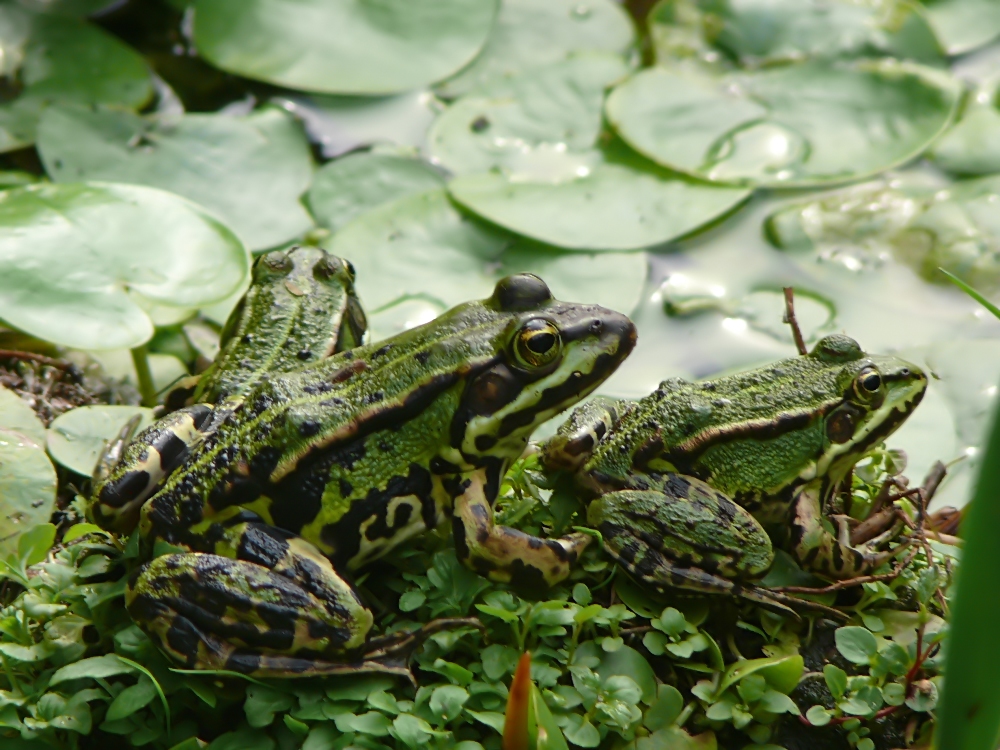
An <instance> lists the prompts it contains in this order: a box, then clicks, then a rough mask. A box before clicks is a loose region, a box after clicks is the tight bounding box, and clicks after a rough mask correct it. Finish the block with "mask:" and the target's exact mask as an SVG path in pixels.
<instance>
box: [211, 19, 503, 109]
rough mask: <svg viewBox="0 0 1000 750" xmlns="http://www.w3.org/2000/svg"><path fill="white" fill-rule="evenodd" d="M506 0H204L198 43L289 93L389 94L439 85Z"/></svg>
mask: <svg viewBox="0 0 1000 750" xmlns="http://www.w3.org/2000/svg"><path fill="white" fill-rule="evenodd" d="M498 6H499V0H433V2H426V1H424V2H416V1H415V0H381V1H380V2H378V3H372V2H362V0H198V2H197V3H195V9H194V12H195V15H194V40H195V44H196V45H197V47H198V51H199V53H201V55H202V56H203V57H204V58H205V59H206V60H208V61H209V62H211V63H213V64H214V65H217V66H218V67H220V68H222V69H223V70H228V71H229V72H231V73H237V74H239V75H242V76H246V77H247V78H255V79H257V80H261V81H267V82H269V83H276V84H279V85H281V86H287V87H289V88H292V89H301V90H304V91H316V92H322V93H330V94H392V93H396V92H399V91H406V90H408V89H414V88H418V87H420V86H426V85H427V84H429V83H433V82H435V81H440V80H441V79H442V78H447V77H448V76H449V75H451V74H452V73H454V72H455V71H457V70H458V69H459V68H461V67H462V66H463V65H466V64H467V63H468V62H469V61H470V60H472V58H474V57H475V56H476V53H478V52H479V50H480V49H481V48H482V46H483V44H484V43H485V42H486V37H487V36H488V35H489V33H490V29H492V27H493V22H494V19H495V17H496V13H497V8H498Z"/></svg>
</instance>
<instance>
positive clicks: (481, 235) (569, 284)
mask: <svg viewBox="0 0 1000 750" xmlns="http://www.w3.org/2000/svg"><path fill="white" fill-rule="evenodd" d="M330 251H331V252H332V253H334V254H335V255H339V256H341V257H344V258H347V259H349V260H350V261H352V262H353V263H354V265H355V267H356V268H357V271H358V278H357V283H356V286H357V289H358V294H359V296H360V298H361V301H362V303H363V304H364V305H365V308H366V309H367V310H369V311H370V312H372V313H374V315H373V316H372V325H373V328H375V330H376V332H377V333H379V334H382V335H386V334H389V333H396V332H398V331H399V330H402V329H403V328H407V327H412V326H413V325H417V324H419V323H423V322H426V321H427V320H430V319H431V318H433V317H435V316H436V315H438V314H440V313H442V312H444V311H445V310H447V309H448V308H450V307H452V306H453V305H457V304H458V303H459V302H463V301H465V300H468V299H473V298H477V297H479V298H482V297H488V296H489V295H490V294H491V293H492V290H493V286H494V285H495V284H496V282H497V280H498V279H499V278H501V277H502V276H506V275H508V274H511V273H519V272H523V271H528V272H531V273H536V274H538V275H539V276H541V277H542V278H543V279H545V280H546V282H547V283H548V284H549V286H550V288H551V289H552V293H553V295H554V296H555V297H556V298H557V299H564V300H575V301H586V302H596V303H598V304H602V305H605V306H606V307H610V308H612V309H615V310H620V311H623V312H625V313H628V312H631V311H632V309H633V308H634V307H635V305H636V304H637V303H638V301H639V298H640V296H641V294H642V289H643V285H644V283H645V278H646V263H647V261H646V257H645V256H644V255H643V254H642V253H595V254H592V255H586V254H581V253H566V252H561V251H559V250H557V249H554V248H549V247H545V246H543V245H538V244H535V243H529V242H525V241H524V240H519V239H518V238H516V237H512V236H511V235H509V234H507V233H506V232H503V231H502V230H498V229H496V228H495V227H491V226H489V225H487V224H485V223H483V222H480V221H478V220H476V219H474V218H471V217H469V216H466V215H464V214H463V213H462V212H461V211H459V210H458V209H457V208H455V206H454V205H453V204H452V203H451V202H450V201H449V200H448V197H447V195H446V194H445V192H444V190H432V191H430V192H426V193H420V194H418V195H413V196H409V197H406V198H402V199H400V200H398V201H395V202H393V203H389V204H386V205H384V206H381V207H380V208H377V209H375V210H373V211H370V212H368V213H366V214H365V215H363V216H361V217H359V218H358V219H356V220H355V221H353V222H351V223H350V224H349V225H348V226H346V227H344V229H342V230H341V231H340V232H338V233H337V234H336V235H335V236H334V238H333V242H332V243H331V245H330ZM380 312H381V314H380Z"/></svg>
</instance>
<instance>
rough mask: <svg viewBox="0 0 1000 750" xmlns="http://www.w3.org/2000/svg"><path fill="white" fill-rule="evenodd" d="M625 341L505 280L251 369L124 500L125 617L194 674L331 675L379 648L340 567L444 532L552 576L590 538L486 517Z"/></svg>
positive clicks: (502, 566) (504, 566)
mask: <svg viewBox="0 0 1000 750" xmlns="http://www.w3.org/2000/svg"><path fill="white" fill-rule="evenodd" d="M634 342H635V328H634V326H633V325H632V323H631V321H629V320H628V318H626V317H625V316H624V315H621V314H619V313H615V312H612V311H610V310H606V309H604V308H601V307H598V306H595V305H580V304H570V303H565V302H558V301H556V300H554V299H552V296H551V294H550V293H549V290H548V288H547V287H546V285H545V284H544V282H542V281H541V280H540V279H538V278H537V277H535V276H531V275H520V276H512V277H508V278H506V279H503V280H501V281H500V282H499V283H498V284H497V286H496V289H495V290H494V293H493V296H492V297H490V298H489V299H486V300H482V301H479V302H469V303H466V304H463V305H460V306H458V307H456V308H454V309H452V310H450V311H449V312H447V313H445V314H444V315H442V316H440V317H439V318H437V319H436V320H434V321H432V322H430V323H428V324H426V325H423V326H420V327H418V328H414V329H412V330H410V331H407V332H405V333H402V334H400V335H398V336H396V337H393V338H390V339H387V340H385V341H381V342H379V343H377V344H370V345H367V346H359V347H356V348H353V349H351V350H349V351H345V352H342V353H340V354H337V355H334V356H332V357H329V358H327V359H324V360H322V361H319V362H317V363H315V364H311V365H307V366H305V367H303V368H301V369H298V370H295V371H291V372H273V371H269V372H267V373H266V374H262V375H261V376H260V377H258V378H257V381H256V384H255V385H254V386H253V387H251V388H249V389H248V390H246V392H245V393H243V395H241V396H240V397H238V398H229V399H228V400H226V401H225V402H223V404H221V405H219V406H217V407H216V408H215V409H213V410H211V413H210V415H209V416H207V417H206V418H205V419H204V421H203V423H202V424H201V425H198V426H195V427H194V428H193V429H194V430H195V431H197V437H196V439H194V440H190V441H188V442H187V445H188V455H187V456H186V459H185V461H184V463H183V465H182V466H180V467H179V468H177V469H176V470H174V471H173V472H165V473H164V477H165V478H161V480H160V481H159V483H158V484H157V485H156V486H155V487H154V493H153V494H152V496H150V497H148V499H145V500H144V501H143V500H135V498H134V497H132V496H129V499H128V502H127V503H126V505H128V506H129V507H130V508H132V507H136V508H137V507H141V516H140V519H139V524H138V528H139V533H140V536H141V549H142V555H143V557H144V558H145V559H147V560H148V562H146V563H145V564H144V565H143V566H142V567H141V568H138V569H137V570H136V571H135V572H134V573H133V574H132V575H131V577H130V579H129V583H128V589H127V593H126V601H127V605H128V609H129V612H130V613H131V615H132V617H133V618H134V619H135V620H136V621H137V622H138V623H139V624H140V626H141V627H142V628H143V629H144V630H145V631H146V632H147V633H148V634H149V635H150V636H152V637H153V638H154V640H155V641H157V642H158V643H159V645H160V646H161V647H162V648H163V649H164V650H165V651H166V652H167V653H169V654H171V655H172V656H174V657H175V658H176V659H177V660H179V661H181V662H182V663H184V664H185V665H187V666H189V667H195V668H218V669H232V670H236V671H240V672H244V673H251V674H257V675H272V676H290V675H297V674H319V673H336V672H343V671H345V670H347V669H350V668H354V667H357V666H358V665H359V664H363V663H365V662H366V661H367V662H371V663H375V662H377V661H378V660H379V658H380V656H381V655H382V654H383V653H384V652H385V644H384V643H383V642H374V643H369V642H368V641H367V634H368V631H369V629H370V628H371V625H372V615H371V613H370V612H369V611H368V610H367V609H366V608H365V607H364V606H363V605H362V603H361V602H360V600H359V599H358V597H357V595H356V593H355V592H354V590H353V589H352V587H351V586H350V584H349V583H348V582H347V581H346V580H345V578H344V574H346V573H349V572H350V571H353V570H356V569H358V568H359V567H361V566H363V565H365V564H366V563H368V562H370V561H372V560H374V559H377V558H378V557H380V556H381V555H384V554H385V553H386V552H388V551H389V550H391V549H392V548H393V547H395V546H396V545H398V544H399V543H401V542H402V541H404V540H406V539H408V538H410V537H413V536H414V535H417V534H420V533H423V532H424V531H426V530H428V529H433V528H436V527H438V526H439V525H441V524H443V523H447V522H449V521H450V522H451V526H452V529H453V535H454V540H455V546H456V550H457V553H458V557H459V559H460V560H461V561H462V562H463V563H465V564H466V565H468V566H469V567H470V568H472V569H473V570H475V571H477V572H479V573H481V574H483V575H485V576H488V577H490V578H491V579H493V580H497V581H510V582H514V583H516V584H520V585H525V586H538V585H551V584H553V583H556V582H558V581H559V580H561V579H563V578H564V577H565V576H566V575H567V574H568V573H569V570H570V568H571V566H572V564H573V563H574V561H575V560H576V558H577V556H578V554H579V553H580V551H581V550H582V549H583V548H584V546H585V545H586V544H587V540H588V537H587V536H586V535H583V534H572V535H569V536H567V537H564V538H561V539H540V538H536V537H533V536H529V535H527V534H523V533H521V532H518V531H515V530H513V529H508V528H505V527H502V526H499V525H496V524H495V523H494V522H493V510H492V504H493V502H494V500H495V499H496V496H497V492H498V490H499V486H500V482H501V480H502V478H503V476H504V474H505V472H506V470H507V468H508V466H509V464H510V463H511V462H512V461H513V460H514V459H515V458H517V457H518V456H519V455H520V454H521V452H522V451H523V450H524V447H525V445H526V444H527V441H528V438H529V437H530V435H531V433H532V432H533V431H534V429H535V428H536V427H537V425H539V424H540V423H541V422H543V421H545V420H547V419H549V418H551V417H552V416H554V415H556V414H558V413H559V412H561V411H562V410H564V409H566V408H567V407H569V406H571V405H572V404H574V403H576V402H577V401H578V400H580V399H581V398H583V397H584V396H586V395H587V394H588V393H590V392H591V391H592V390H593V389H594V388H596V387H597V386H598V385H599V384H600V383H601V382H603V381H604V380H605V379H606V378H607V377H608V376H609V375H610V374H611V373H612V372H613V371H614V370H615V369H616V368H617V366H618V365H619V364H620V363H621V361H622V360H623V359H624V358H625V357H626V356H627V355H628V353H629V352H630V351H631V349H632V347H633V345H634ZM192 408H198V407H192ZM147 448H148V446H147ZM125 463H127V462H125ZM134 468H135V467H134V466H133V467H129V466H128V465H125V466H123V467H120V468H119V470H118V479H119V480H121V478H122V477H124V476H126V475H127V474H128V471H130V470H134ZM147 481H148V480H147ZM126 494H127V493H126ZM96 505H97V506H98V507H101V506H102V500H101V495H100V492H98V495H97V500H96ZM104 506H105V507H104V508H103V512H104V514H105V516H106V517H110V518H111V519H112V523H113V524H114V523H115V521H119V520H123V519H125V515H123V514H122V513H121V512H120V511H121V508H122V507H124V506H122V505H118V506H115V505H114V504H107V503H105V504H104ZM95 516H96V517H98V518H101V516H102V514H101V513H100V512H98V513H95ZM118 525H119V527H120V526H121V525H127V524H118ZM160 552H165V554H159V555H158V553H160ZM389 669H390V670H391V669H392V668H389Z"/></svg>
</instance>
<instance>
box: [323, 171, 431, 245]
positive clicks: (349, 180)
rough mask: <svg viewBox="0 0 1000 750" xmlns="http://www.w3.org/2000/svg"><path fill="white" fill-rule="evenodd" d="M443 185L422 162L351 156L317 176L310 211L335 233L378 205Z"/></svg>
mask: <svg viewBox="0 0 1000 750" xmlns="http://www.w3.org/2000/svg"><path fill="white" fill-rule="evenodd" d="M443 185H444V177H443V176H442V175H441V173H440V172H439V171H438V170H436V169H435V168H434V167H432V166H431V165H430V164H428V163H427V162H425V161H421V160H420V159H415V158H411V157H407V156H402V155H396V154H381V153H362V154H348V155H347V156H344V157H342V158H340V159H337V160H336V161H332V162H330V163H329V164H325V165H324V166H323V167H322V168H321V169H320V170H319V171H318V172H317V173H316V177H315V178H314V179H313V184H312V187H311V188H309V208H310V209H312V213H313V216H315V217H316V221H317V222H319V223H320V224H322V225H323V226H325V227H329V228H330V229H332V230H333V231H335V232H336V231H338V230H340V229H341V228H342V227H343V226H344V225H346V224H347V223H348V222H350V221H351V220H352V219H354V218H356V217H358V216H360V215H361V214H363V213H364V212H365V211H368V210H370V209H372V208H375V207H376V206H380V205H382V204H383V203H388V202H390V201H394V200H397V199H399V198H402V197H403V196H405V195H412V194H414V193H423V192H425V191H427V190H432V189H434V188H437V187H441V186H443Z"/></svg>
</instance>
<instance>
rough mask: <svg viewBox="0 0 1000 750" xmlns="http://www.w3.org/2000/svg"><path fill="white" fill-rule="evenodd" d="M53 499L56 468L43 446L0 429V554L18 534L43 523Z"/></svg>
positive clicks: (6, 551)
mask: <svg viewBox="0 0 1000 750" xmlns="http://www.w3.org/2000/svg"><path fill="white" fill-rule="evenodd" d="M55 501H56V470H55V468H53V466H52V462H51V461H49V458H48V456H46V455H45V448H44V447H42V444H41V443H36V442H35V441H33V440H31V439H30V438H28V437H26V436H25V435H24V434H23V433H21V432H17V431H15V430H9V429H6V428H0V530H2V531H0V557H6V556H7V555H8V554H9V553H11V552H14V551H15V550H16V549H17V539H18V537H19V536H20V535H21V534H22V533H23V532H25V531H27V530H28V529H30V528H31V527H32V526H35V525H37V524H40V523H45V522H46V521H48V520H49V516H51V515H52V508H53V506H54V505H55Z"/></svg>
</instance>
